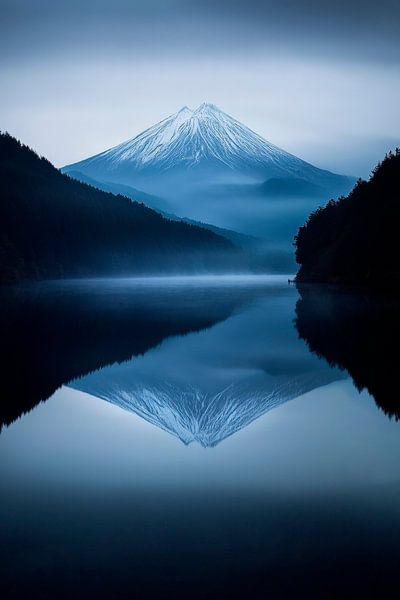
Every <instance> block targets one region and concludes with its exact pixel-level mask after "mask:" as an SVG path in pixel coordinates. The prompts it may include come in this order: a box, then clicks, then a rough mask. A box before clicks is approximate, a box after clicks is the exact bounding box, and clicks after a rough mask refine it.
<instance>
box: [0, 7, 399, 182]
mask: <svg viewBox="0 0 400 600" xmlns="http://www.w3.org/2000/svg"><path fill="white" fill-rule="evenodd" d="M0 23H1V25H0V86H1V94H0V115H1V121H0V127H1V129H2V130H8V131H9V132H10V133H12V134H14V135H16V136H17V137H20V138H21V139H22V140H23V141H24V142H26V143H28V144H29V145H31V146H33V147H34V148H35V149H37V151H38V152H40V153H41V154H44V155H46V156H47V157H48V158H50V160H52V161H53V162H54V163H55V164H56V165H57V166H61V165H63V164H66V163H69V162H74V161H77V160H79V159H81V158H84V157H87V156H89V155H91V154H94V153H96V152H99V151H101V150H104V149H105V148H108V147H110V146H113V145H115V144H117V143H119V142H121V141H123V140H126V139H128V138H130V137H133V136H134V135H136V134H137V133H139V132H140V131H142V130H143V129H145V128H146V127H148V126H150V125H152V124H154V123H155V122H156V121H159V120H160V119H162V118H164V117H165V116H167V115H169V114H171V113H173V112H176V111H177V110H178V109H179V108H181V107H182V106H183V105H188V106H190V107H195V106H196V105H198V104H200V103H201V102H203V101H204V100H206V101H209V102H213V103H215V104H217V105H218V106H219V107H220V108H222V109H223V110H225V111H226V112H228V113H230V114H232V115H233V116H235V117H236V118H238V119H239V120H241V121H243V122H244V123H245V124H246V125H248V126H249V127H251V128H252V129H254V130H255V131H257V132H258V133H260V134H261V135H263V136H264V137H266V138H267V139H268V140H270V141H271V142H273V143H275V144H277V145H279V146H281V147H283V148H285V149H286V150H288V151H290V152H293V153H295V154H297V155H298V156H300V157H302V158H304V159H306V160H308V161H310V162H313V163H314V164H316V165H318V166H323V167H326V168H329V169H331V170H336V171H339V172H346V173H350V174H355V175H364V176H365V175H367V174H368V173H369V171H370V169H371V167H372V166H373V165H374V163H375V162H376V161H377V160H378V159H379V158H380V157H382V155H383V153H384V152H385V151H386V150H388V149H390V148H394V147H395V146H396V145H400V118H399V105H400V42H399V39H400V3H399V2H398V0H381V2H380V3H377V2H372V1H371V0H363V1H361V0H346V1H344V0H336V1H335V2H332V0H330V1H329V2H328V1H327V0H264V1H262V0H197V1H195V0H114V1H113V2H110V1H109V0H107V1H105V0H85V1H84V2H83V1H82V0H80V1H78V0H69V1H66V0H57V2H54V0H0Z"/></svg>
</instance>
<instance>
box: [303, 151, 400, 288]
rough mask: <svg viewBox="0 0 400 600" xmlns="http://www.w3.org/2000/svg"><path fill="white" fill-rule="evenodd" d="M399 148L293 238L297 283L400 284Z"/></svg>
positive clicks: (311, 218)
mask: <svg viewBox="0 0 400 600" xmlns="http://www.w3.org/2000/svg"><path fill="white" fill-rule="evenodd" d="M399 220H400V150H399V149H397V150H396V151H395V152H394V153H392V152H390V153H389V154H387V155H386V157H385V158H384V160H383V161H382V162H381V163H380V164H378V166H377V167H376V168H375V169H374V171H373V173H372V175H371V178H370V179H369V181H362V180H359V181H358V182H357V184H356V185H355V187H354V188H353V190H352V191H351V192H350V194H349V195H348V196H347V197H342V198H340V199H339V200H337V201H334V200H331V201H330V202H328V204H327V205H326V206H325V207H323V208H319V209H318V210H316V211H315V212H313V213H312V214H311V215H310V216H309V218H308V220H307V222H306V223H305V225H303V226H302V227H301V228H300V229H299V232H298V234H297V236H296V238H295V244H296V260H297V262H298V263H299V265H300V269H299V271H298V274H297V276H296V279H297V281H300V282H330V283H341V284H342V283H343V284H356V285H362V286H369V287H387V286H390V287H396V288H398V287H399V286H400V248H399V243H398V223H399Z"/></svg>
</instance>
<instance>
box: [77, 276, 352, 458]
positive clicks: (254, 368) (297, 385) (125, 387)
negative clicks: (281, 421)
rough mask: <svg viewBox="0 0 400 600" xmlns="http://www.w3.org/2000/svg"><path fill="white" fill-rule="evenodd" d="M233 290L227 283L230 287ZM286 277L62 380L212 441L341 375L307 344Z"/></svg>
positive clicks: (188, 436) (179, 433)
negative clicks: (156, 342) (153, 343)
mask: <svg viewBox="0 0 400 600" xmlns="http://www.w3.org/2000/svg"><path fill="white" fill-rule="evenodd" d="M231 294H232V295H234V291H233V290H231ZM295 298H296V293H295V290H294V289H293V288H290V289H289V288H288V286H287V284H286V282H285V284H281V285H280V287H277V288H276V289H275V290H274V293H271V290H268V289H266V290H264V293H263V295H259V296H258V297H257V298H254V297H253V299H252V302H251V303H250V305H248V306H247V307H246V310H243V311H240V312H236V313H235V314H233V315H231V316H230V318H229V319H228V320H227V321H225V322H224V323H219V324H218V325H215V326H214V327H213V328H210V329H208V330H207V331H204V330H203V331H201V332H198V333H192V334H190V335H186V336H185V337H184V338H181V337H177V338H174V339H169V340H165V341H164V342H163V343H162V344H161V345H160V346H159V347H157V348H154V349H152V350H150V351H148V352H147V353H146V355H145V356H143V357H139V358H134V359H132V360H130V361H127V362H125V363H123V364H119V365H113V366H110V367H107V368H104V369H101V370H99V371H97V372H95V373H92V374H89V375H87V376H85V377H83V378H80V379H79V380H77V381H74V382H72V383H70V386H71V387H73V388H75V389H77V390H81V391H84V392H87V393H89V394H91V395H92V396H96V397H98V398H102V399H103V400H106V401H108V402H111V403H112V404H114V405H116V406H118V407H120V408H123V409H125V410H128V411H131V412H133V413H135V414H137V415H139V416H140V417H142V418H143V419H145V420H146V421H148V422H150V423H152V424H153V425H155V426H157V427H160V428H161V429H163V430H165V431H167V432H168V433H170V434H172V435H174V436H176V437H177V438H179V439H180V440H181V441H182V442H183V443H184V444H189V443H191V442H193V441H196V442H198V443H199V444H201V445H202V446H204V447H214V446H216V445H217V444H219V443H220V442H221V441H222V440H224V439H226V438H227V437H229V436H231V435H232V434H234V433H236V432H238V431H239V430H241V429H243V428H244V427H246V426H248V425H249V424H250V423H251V422H252V421H254V420H255V419H257V418H259V417H260V416H262V415H263V414H265V413H267V412H268V411H270V410H272V409H275V408H277V407H278V406H280V405H282V404H283V403H285V402H287V401H288V400H292V399H293V398H296V397H298V396H301V395H302V394H305V393H306V392H308V391H310V390H312V389H315V388H318V387H320V386H322V385H325V384H327V383H330V382H332V381H335V380H338V379H341V378H343V377H344V376H345V375H344V374H343V373H342V372H340V371H339V370H338V369H332V368H330V367H329V366H328V365H327V364H326V363H323V362H321V361H320V360H318V359H317V357H315V356H313V355H312V354H310V353H309V352H308V351H307V348H306V346H305V345H304V343H303V342H302V341H301V340H299V339H298V336H297V334H296V331H295V329H294V327H293V323H292V317H293V311H294V302H295Z"/></svg>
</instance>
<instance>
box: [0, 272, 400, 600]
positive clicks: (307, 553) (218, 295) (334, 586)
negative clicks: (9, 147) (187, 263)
mask: <svg viewBox="0 0 400 600" xmlns="http://www.w3.org/2000/svg"><path fill="white" fill-rule="evenodd" d="M288 277H289V276H288V275H285V276H254V277H253V276H238V277H233V276H227V277H184V278H178V277H177V278H161V277H160V278H150V279H119V280H84V281H68V282H49V283H42V284H35V285H25V286H19V287H18V288H8V289H6V288H3V289H2V290H0V304H1V316H0V332H1V335H2V341H3V344H2V345H3V358H2V366H1V374H2V378H1V380H2V386H3V394H2V402H1V424H2V430H1V434H0V485H1V497H0V523H1V567H0V568H1V578H0V581H1V589H2V591H3V598H6V597H7V598H14V597H15V598H18V597H27V598H71V597H74V596H75V597H82V598H96V599H97V598H149V597H155V598H171V597H185V598H257V599H258V598H267V597H272V598H293V597H302V596H305V597H309V598H312V597H315V598H329V597H341V598H346V597H360V598H383V597H384V598H391V597H393V598H397V597H398V592H397V582H398V568H399V564H400V542H399V539H400V469H399V464H400V460H399V459H400V423H399V422H398V421H397V419H398V417H399V415H400V400H399V397H398V390H397V379H398V376H397V370H398V360H397V356H398V351H397V347H398V340H399V334H400V326H399V323H398V312H399V311H398V303H397V301H396V299H391V298H382V297H370V296H366V295H365V294H361V293H355V292H354V293H353V292H349V291H343V290H339V289H334V288H322V287H318V286H308V287H307V286H304V287H303V288H299V289H297V288H296V287H295V286H294V285H288Z"/></svg>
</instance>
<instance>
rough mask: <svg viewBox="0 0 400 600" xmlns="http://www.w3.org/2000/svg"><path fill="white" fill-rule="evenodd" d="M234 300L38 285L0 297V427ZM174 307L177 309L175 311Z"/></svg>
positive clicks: (205, 320) (223, 310) (101, 285)
mask: <svg viewBox="0 0 400 600" xmlns="http://www.w3.org/2000/svg"><path fill="white" fill-rule="evenodd" d="M236 304H237V300H233V299H232V295H231V294H229V293H228V294H223V293H221V294H218V293H213V294H210V291H209V290H207V291H204V290H203V291H201V290H200V291H199V290H198V289H197V288H196V289H192V290H191V291H188V290H186V291H185V294H184V296H183V297H182V295H181V292H179V290H174V289H172V288H171V289H169V288H162V289H159V288H156V287H155V288H153V289H151V288H149V287H144V286H143V287H142V288H141V287H140V286H137V287H136V288H135V289H131V288H130V287H129V283H126V284H124V283H123V282H121V283H115V282H114V283H113V284H111V283H110V284H109V285H107V283H105V282H100V281H97V282H87V283H84V282H83V283H80V284H79V283H77V284H75V285H74V284H72V283H71V284H44V283H43V284H41V285H35V286H29V287H26V288H24V289H22V288H10V289H7V288H6V289H5V288H2V289H1V291H0V338H1V341H2V347H3V353H2V360H1V363H0V375H1V386H2V390H1V402H0V426H1V425H3V424H9V423H11V422H12V421H13V420H14V419H16V418H17V417H18V416H20V415H21V414H22V413H23V412H26V411H28V410H30V409H32V408H33V407H34V406H35V405H36V404H37V403H38V402H40V401H41V400H45V399H47V398H48V397H49V396H51V395H52V394H53V393H54V392H55V391H56V389H57V388H58V387H60V386H61V385H62V384H65V383H67V382H69V381H70V380H71V379H75V378H77V377H80V376H82V375H85V374H87V373H89V372H91V371H93V370H96V369H99V368H101V367H103V366H105V365H108V364H111V363H114V362H121V361H125V360H128V359H130V358H131V357H132V356H136V355H138V354H142V353H144V352H146V351H147V350H148V349H149V348H151V347H153V346H155V345H157V344H159V343H160V342H161V341H162V340H163V339H164V338H166V337H168V336H171V335H182V334H185V333H187V332H190V331H197V330H200V329H203V328H204V327H209V326H211V325H213V324H214V323H215V322H217V321H219V320H221V319H225V318H226V317H227V316H229V314H230V312H231V311H232V310H233V308H234V307H235V305H236ZM176 306H179V310H177V309H176Z"/></svg>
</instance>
